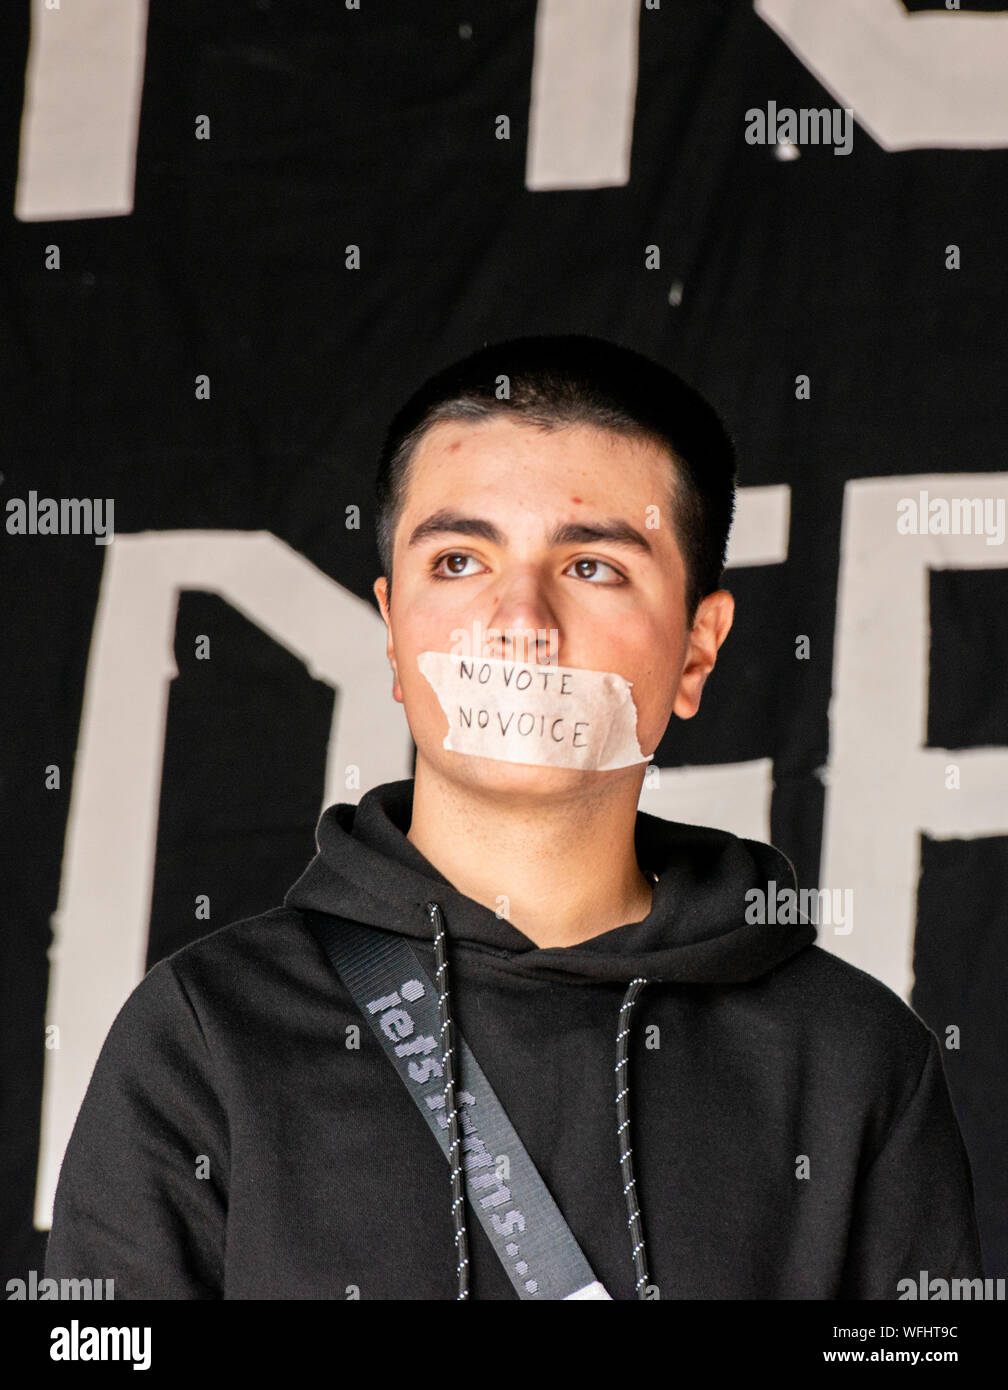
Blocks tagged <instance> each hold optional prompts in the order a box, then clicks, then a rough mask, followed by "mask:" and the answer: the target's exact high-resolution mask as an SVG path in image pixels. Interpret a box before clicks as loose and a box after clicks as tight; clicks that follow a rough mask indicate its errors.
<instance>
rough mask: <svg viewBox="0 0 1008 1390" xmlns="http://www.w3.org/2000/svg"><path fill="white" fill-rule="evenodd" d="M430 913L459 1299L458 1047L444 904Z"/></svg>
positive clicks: (465, 1241) (464, 1280)
mask: <svg viewBox="0 0 1008 1390" xmlns="http://www.w3.org/2000/svg"><path fill="white" fill-rule="evenodd" d="M427 915H428V917H429V918H430V920H431V922H432V923H433V924H434V956H435V959H436V960H437V974H436V975H435V977H434V978H435V980H436V982H437V989H438V1013H439V1016H440V1019H441V1067H442V1071H443V1074H444V1083H445V1084H444V1092H443V1095H444V1103H445V1110H446V1112H447V1114H448V1162H449V1163H450V1164H451V1192H452V1204H451V1210H452V1221H453V1222H454V1224H455V1255H456V1260H457V1263H456V1272H457V1274H458V1293H457V1294H456V1300H459V1299H466V1298H468V1297H469V1238H468V1235H467V1233H466V1224H465V1189H464V1187H463V1183H462V1167H461V1165H460V1163H459V1144H460V1140H459V1126H458V1106H457V1105H456V1104H455V1048H454V1047H453V1045H452V1016H451V1007H450V1004H449V1000H448V957H447V955H446V953H445V929H444V921H443V920H442V917H441V908H440V907H439V905H438V904H437V903H427Z"/></svg>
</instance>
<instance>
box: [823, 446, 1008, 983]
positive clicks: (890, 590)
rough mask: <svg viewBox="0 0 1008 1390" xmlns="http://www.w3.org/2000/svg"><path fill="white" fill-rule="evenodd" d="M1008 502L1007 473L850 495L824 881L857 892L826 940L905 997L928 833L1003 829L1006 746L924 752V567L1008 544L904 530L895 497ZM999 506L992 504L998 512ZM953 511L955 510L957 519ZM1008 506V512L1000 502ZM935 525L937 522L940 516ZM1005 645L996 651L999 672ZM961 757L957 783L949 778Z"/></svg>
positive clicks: (991, 553)
mask: <svg viewBox="0 0 1008 1390" xmlns="http://www.w3.org/2000/svg"><path fill="white" fill-rule="evenodd" d="M922 492H924V493H926V494H927V497H928V499H929V500H930V501H935V500H938V501H941V500H942V499H944V500H945V501H954V500H956V499H962V498H981V499H988V500H989V501H992V502H993V503H994V504H997V503H1000V507H1001V508H1002V509H1003V508H1004V506H1005V502H1006V501H1008V474H1004V473H973V474H967V473H941V474H928V475H925V476H919V477H901V478H869V479H859V480H855V481H852V482H848V483H847V486H846V488H845V491H844V512H843V523H842V531H841V549H840V581H839V593H838V596H837V617H836V636H835V641H834V656H833V699H832V702H831V704H830V761H829V766H828V768H827V772H826V782H827V795H826V811H825V820H824V824H823V856H822V857H823V863H822V871H821V874H820V883H822V884H823V885H824V886H825V887H828V888H831V889H833V890H836V889H837V888H842V889H848V888H849V889H853V890H854V902H855V903H856V904H857V912H856V916H855V924H854V929H853V931H852V932H850V933H849V934H846V935H845V934H843V932H842V931H840V932H838V931H837V930H836V929H835V928H833V929H831V928H829V927H825V928H822V929H821V930H820V935H819V942H818V944H819V945H820V946H822V947H824V948H825V949H827V950H831V951H834V952H835V953H836V954H837V955H838V956H842V957H843V958H844V959H845V960H848V961H850V962H851V963H852V964H853V965H857V966H859V967H860V968H861V969H862V970H866V971H867V972H868V973H869V974H870V975H874V976H876V978H877V979H880V980H882V981H883V982H884V983H885V984H887V985H888V986H889V987H890V989H892V990H895V992H896V993H897V994H899V995H901V996H902V997H903V998H904V999H905V1000H907V1002H909V999H910V992H911V990H912V988H913V942H914V933H915V928H916V901H917V879H918V876H919V873H920V834H921V832H924V833H925V834H927V835H929V836H932V837H933V838H935V839H941V840H948V839H971V838H973V837H975V836H980V835H1005V834H1008V752H1005V751H1004V750H1002V749H996V750H995V749H990V748H968V749H957V750H949V749H946V748H928V747H926V746H925V740H926V738H927V689H928V671H929V646H930V631H929V629H930V620H929V615H928V602H927V599H928V571H929V570H931V569H993V568H1003V567H1005V566H1008V545H1005V544H1004V541H1003V533H1002V541H1001V543H1000V544H988V540H987V536H986V535H984V534H983V533H981V534H979V535H977V534H973V535H943V534H936V535H932V534H931V533H930V532H926V533H925V534H920V530H922V529H923V526H924V525H928V511H929V508H927V507H925V510H924V515H923V516H922V517H921V516H920V515H919V513H918V512H915V513H914V514H915V515H916V516H917V519H918V521H919V522H921V523H922V524H921V525H919V526H917V527H916V529H917V534H907V533H905V531H904V532H901V531H900V530H899V529H897V518H898V517H899V516H900V514H901V511H902V510H905V509H900V506H899V504H900V502H901V500H903V499H912V500H913V502H914V504H915V507H916V505H917V499H918V498H919V497H920V494H921V493H922ZM995 510H996V505H995V506H994V507H992V508H990V511H991V512H993V511H995ZM956 514H957V513H956V510H955V509H953V511H952V515H953V516H954V515H956ZM1002 515H1003V511H1002ZM931 524H934V522H933V521H932V523H931ZM1005 655H1006V654H1005V653H1003V652H1002V653H1001V654H1000V656H996V655H994V654H992V655H991V661H992V664H993V668H994V669H995V670H996V671H997V672H1001V671H1002V670H1003V669H1004V663H1005ZM949 762H955V763H957V764H959V766H960V768H961V771H962V787H961V790H959V791H955V792H951V791H949V790H948V788H947V787H946V785H945V767H946V764H947V763H949Z"/></svg>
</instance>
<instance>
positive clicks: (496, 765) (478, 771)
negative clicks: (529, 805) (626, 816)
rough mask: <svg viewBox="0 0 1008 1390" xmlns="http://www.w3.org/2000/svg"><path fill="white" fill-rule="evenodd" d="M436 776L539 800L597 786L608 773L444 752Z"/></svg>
mask: <svg viewBox="0 0 1008 1390" xmlns="http://www.w3.org/2000/svg"><path fill="white" fill-rule="evenodd" d="M438 767H439V769H440V775H442V776H443V777H445V779H446V780H448V781H450V782H452V783H454V784H455V785H456V786H459V787H460V788H468V789H469V790H471V791H474V792H480V793H492V794H493V795H495V796H497V797H501V798H503V797H514V798H521V797H523V796H524V797H528V798H529V799H530V800H536V801H541V800H543V798H546V797H558V796H563V795H572V794H574V793H578V794H580V795H584V793H585V792H586V791H587V790H593V789H595V788H598V789H601V788H602V786H603V785H604V784H605V783H606V781H607V780H609V779H611V778H612V777H613V775H614V774H613V773H611V772H608V773H606V772H588V771H585V770H584V769H583V768H577V767H544V766H542V765H541V764H539V763H514V762H510V761H507V760H505V759H503V758H484V757H479V756H477V755H476V754H472V753H454V752H445V753H444V754H443V758H442V760H439V763H438Z"/></svg>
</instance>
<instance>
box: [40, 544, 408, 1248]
mask: <svg viewBox="0 0 1008 1390" xmlns="http://www.w3.org/2000/svg"><path fill="white" fill-rule="evenodd" d="M181 589H197V590H199V591H200V592H203V593H213V594H219V595H220V596H221V598H223V599H225V600H226V601H227V602H228V603H230V604H232V605H233V606H234V607H235V608H236V609H237V610H238V611H239V612H240V613H242V614H244V616H245V617H246V618H248V619H249V621H250V622H253V623H255V624H256V626H257V627H259V628H261V629H262V630H263V631H264V632H266V633H268V634H269V635H270V636H271V637H272V638H273V639H274V641H276V642H279V643H280V644H281V645H283V646H284V647H286V648H287V650H288V651H291V652H293V653H294V655H295V656H297V657H299V658H300V659H301V660H302V661H303V662H304V664H305V666H306V667H307V669H308V672H309V674H310V675H311V676H312V677H313V679H315V680H324V681H326V682H328V684H330V685H331V686H333V687H334V688H335V689H337V691H338V693H337V696H336V699H335V701H334V708H333V724H332V730H331V734H330V740H329V749H328V755H327V761H326V776H325V792H324V795H323V803H322V805H323V809H324V807H325V806H327V805H330V804H331V803H332V802H335V801H349V800H352V799H353V798H352V797H351V796H350V795H349V794H348V793H347V791H346V790H345V784H344V777H343V769H344V768H345V767H346V765H347V764H350V763H354V764H358V765H359V766H360V767H361V769H362V773H363V780H364V786H365V789H367V788H368V787H372V786H377V785H379V784H380V783H382V782H390V781H398V780H399V779H400V778H403V777H409V776H410V773H411V768H412V749H413V741H412V738H411V736H410V732H409V725H408V724H407V723H406V718H405V715H404V713H403V709H402V706H401V705H399V704H397V703H396V702H395V701H394V700H393V699H392V698H391V696H390V693H389V691H390V684H389V668H388V662H387V660H386V656H385V625H384V623H383V622H382V619H381V616H380V614H379V613H378V612H377V611H376V610H375V609H374V608H373V607H372V606H371V605H370V604H369V603H367V602H365V601H364V600H363V599H360V598H358V597H357V596H356V594H352V593H350V592H349V591H348V590H346V589H344V588H343V587H342V585H340V584H337V583H336V582H335V581H334V580H332V579H330V578H329V577H328V576H327V575H325V574H323V573H322V571H321V570H319V569H317V568H316V567H315V566H314V565H313V564H311V563H310V561H308V560H306V559H305V558H304V556H303V555H299V554H298V553H297V551H295V550H292V549H291V547H290V546H288V545H287V544H285V542H283V541H281V540H279V539H278V538H277V537H276V536H274V535H271V534H270V533H269V532H267V531H256V532H240V531H165V532H156V531H155V532H144V533H141V534H139V535H118V536H116V538H115V540H114V541H113V542H112V544H111V545H110V546H109V547H108V551H107V554H106V557H105V568H104V571H103V574H102V583H101V591H100V594H99V598H98V606H97V610H96V613H95V624H94V631H93V633H92V637H91V651H90V655H89V657H88V669H87V679H86V685H85V690H84V704H83V708H82V712H81V724H80V734H79V737H78V741H77V755H76V760H75V763H74V775H73V789H72V792H71V798H70V810H69V816H68V819H67V830H66V841H65V848H64V854H63V871H62V880H61V883H60V895H59V906H58V908H57V910H56V912H55V914H54V916H53V919H52V927H53V935H54V940H53V943H52V945H51V947H50V950H49V959H50V972H49V997H48V1004H47V1012H46V1022H47V1024H48V1023H58V1024H59V1026H60V1032H61V1036H62V1040H63V1046H62V1047H60V1048H58V1049H52V1050H47V1051H46V1054H45V1074H44V1081H43V1093H42V1136H41V1143H40V1148H39V1167H38V1181H37V1186H36V1196H35V1223H36V1225H37V1226H38V1227H39V1229H47V1228H48V1227H49V1226H50V1225H51V1223H52V1205H53V1197H54V1195H55V1191H56V1180H57V1178H58V1176H59V1167H60V1164H61V1163H62V1161H63V1154H64V1152H65V1150H66V1145H67V1141H68V1140H69V1138H70V1132H71V1130H72V1129H73V1125H74V1121H75V1119H76V1117H77V1112H78V1110H79V1109H80V1104H81V1101H82V1100H83V1099H84V1092H85V1090H86V1089H87V1083H88V1080H89V1078H90V1076H91V1072H92V1070H93V1069H94V1064H95V1062H96V1061H97V1059H98V1053H99V1052H100V1051H101V1045H102V1043H103V1042H104V1040H105V1037H106V1035H107V1033H108V1030H109V1028H110V1027H111V1025H112V1021H113V1019H114V1018H115V1015H116V1014H117V1013H118V1011H119V1009H120V1008H121V1007H122V1005H123V1004H124V1003H125V1001H126V998H127V996H128V995H129V994H130V993H131V991H132V990H133V988H134V987H135V986H136V985H137V984H138V983H139V981H140V980H141V979H142V977H143V974H144V968H145V961H146V957H147V935H148V928H149V922H150V906H151V892H152V887H153V881H154V859H155V851H156V846H157V818H158V805H159V803H160V795H161V764H162V756H163V751H164V736H165V720H166V716H167V710H168V690H169V684H170V682H171V681H172V680H173V679H174V677H175V676H176V675H177V674H178V671H177V670H176V667H175V661H174V652H173V644H174V634H175V618H176V612H177V608H178V595H179V591H180V590H181ZM282 716H283V711H282V710H278V711H277V718H278V720H279V719H281V718H282ZM262 751H263V756H268V751H267V750H262Z"/></svg>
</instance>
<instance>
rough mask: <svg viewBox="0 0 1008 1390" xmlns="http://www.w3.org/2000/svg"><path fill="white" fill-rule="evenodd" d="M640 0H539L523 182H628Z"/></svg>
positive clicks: (539, 185)
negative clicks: (586, 2) (588, 3)
mask: <svg viewBox="0 0 1008 1390" xmlns="http://www.w3.org/2000/svg"><path fill="white" fill-rule="evenodd" d="M639 27H640V0H592V3H591V4H590V5H586V4H585V0H539V4H538V7H537V9H536V21H535V48H534V50H533V55H532V91H531V97H530V100H529V127H528V150H527V153H526V165H525V186H526V188H529V189H531V190H532V191H533V192H543V191H546V190H549V189H562V188H614V187H620V186H622V185H623V184H625V183H627V182H629V179H630V147H631V145H632V143H633V123H634V107H635V105H636V102H637V31H638V29H639Z"/></svg>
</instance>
